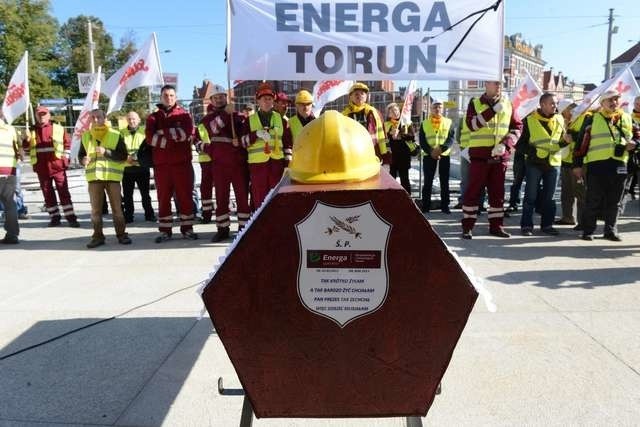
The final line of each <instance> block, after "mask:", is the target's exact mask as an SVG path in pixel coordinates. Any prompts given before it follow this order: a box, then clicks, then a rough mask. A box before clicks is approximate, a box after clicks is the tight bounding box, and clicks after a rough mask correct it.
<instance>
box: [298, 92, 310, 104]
mask: <svg viewBox="0 0 640 427" xmlns="http://www.w3.org/2000/svg"><path fill="white" fill-rule="evenodd" d="M296 104H313V96H311V94H310V93H309V91H308V90H304V89H302V90H301V91H300V92H298V94H297V95H296Z"/></svg>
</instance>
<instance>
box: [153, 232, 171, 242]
mask: <svg viewBox="0 0 640 427" xmlns="http://www.w3.org/2000/svg"><path fill="white" fill-rule="evenodd" d="M168 240H171V234H169V233H160V235H159V236H158V237H156V238H155V239H154V242H156V243H164V242H166V241H168Z"/></svg>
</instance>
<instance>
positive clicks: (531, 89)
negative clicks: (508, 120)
mask: <svg viewBox="0 0 640 427" xmlns="http://www.w3.org/2000/svg"><path fill="white" fill-rule="evenodd" d="M524 73H525V78H524V80H522V82H521V83H520V85H519V86H518V87H517V88H515V89H514V90H513V93H512V94H511V104H512V105H513V109H514V110H516V112H517V114H518V117H520V118H525V117H526V116H528V115H529V114H531V113H533V112H534V111H535V110H536V108H538V105H539V104H540V97H541V96H542V89H540V86H538V83H536V81H535V80H533V77H531V74H529V72H528V71H527V70H526V69H525V70H524Z"/></svg>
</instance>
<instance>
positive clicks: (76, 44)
mask: <svg viewBox="0 0 640 427" xmlns="http://www.w3.org/2000/svg"><path fill="white" fill-rule="evenodd" d="M89 21H91V25H92V37H93V43H94V62H95V68H96V69H97V68H98V67H99V66H102V72H103V74H104V75H105V76H107V77H108V76H109V75H110V74H111V73H113V71H115V69H114V66H115V54H116V50H115V49H114V47H113V39H112V38H111V36H110V35H109V34H108V33H107V32H106V31H105V28H104V24H103V23H102V21H101V20H100V19H99V18H96V17H95V16H85V15H79V16H76V17H75V18H69V20H67V22H66V23H64V24H63V25H62V27H61V28H60V32H59V37H58V43H57V45H56V53H57V55H58V57H59V58H60V63H61V65H60V67H59V68H58V69H57V70H56V73H55V76H54V80H55V81H56V83H57V84H59V85H60V86H61V87H63V88H64V91H65V94H66V96H70V97H74V98H77V97H82V96H83V95H82V94H80V92H79V89H78V77H77V74H78V73H88V72H91V69H90V61H89V30H88V23H89Z"/></svg>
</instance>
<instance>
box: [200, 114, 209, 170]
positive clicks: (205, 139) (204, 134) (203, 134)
mask: <svg viewBox="0 0 640 427" xmlns="http://www.w3.org/2000/svg"><path fill="white" fill-rule="evenodd" d="M198 135H200V140H201V141H202V145H204V144H211V138H209V132H208V131H207V128H206V127H205V126H204V124H202V123H200V124H199V125H198ZM210 161H211V156H210V155H208V154H207V153H205V152H204V151H202V149H201V150H200V152H199V153H198V163H207V162H210Z"/></svg>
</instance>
